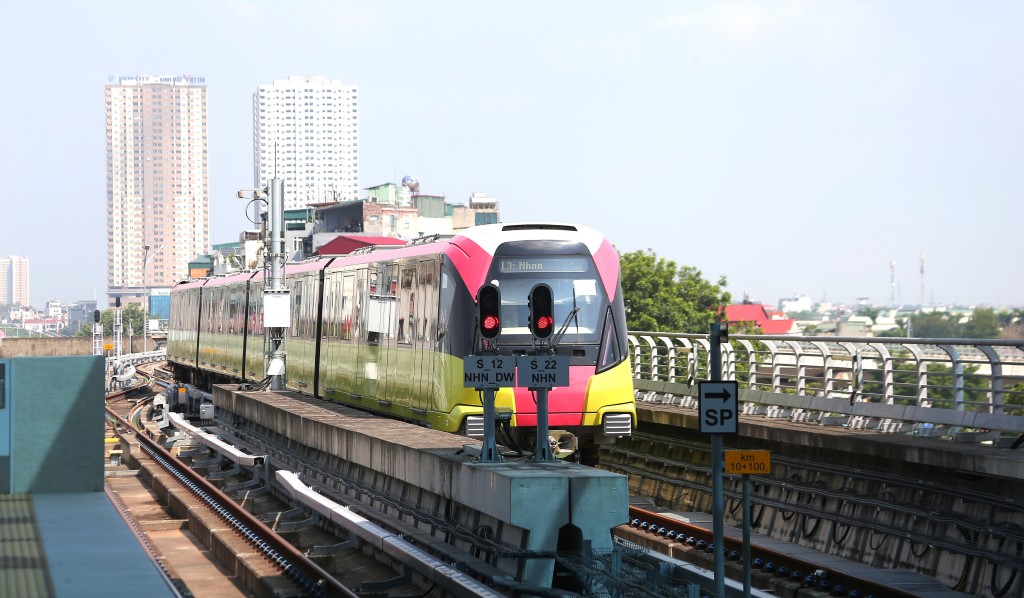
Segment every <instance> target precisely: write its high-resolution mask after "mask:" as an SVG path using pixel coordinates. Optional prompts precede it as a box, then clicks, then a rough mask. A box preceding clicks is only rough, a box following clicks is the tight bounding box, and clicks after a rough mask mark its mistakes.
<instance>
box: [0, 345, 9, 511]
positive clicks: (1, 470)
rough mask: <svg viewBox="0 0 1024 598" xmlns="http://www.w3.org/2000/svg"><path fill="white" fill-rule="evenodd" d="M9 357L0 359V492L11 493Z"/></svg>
mask: <svg viewBox="0 0 1024 598" xmlns="http://www.w3.org/2000/svg"><path fill="white" fill-rule="evenodd" d="M10 363H11V360H10V359H0V494H10V493H11V409H10V406H11V400H10V398H8V396H7V395H8V392H7V369H8V368H9V367H10Z"/></svg>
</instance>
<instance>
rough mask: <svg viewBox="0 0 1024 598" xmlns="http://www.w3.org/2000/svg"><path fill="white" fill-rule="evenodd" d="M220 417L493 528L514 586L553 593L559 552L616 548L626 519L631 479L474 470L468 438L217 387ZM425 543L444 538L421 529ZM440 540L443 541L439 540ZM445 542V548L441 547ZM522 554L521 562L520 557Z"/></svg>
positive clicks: (499, 467) (574, 468) (558, 469)
mask: <svg viewBox="0 0 1024 598" xmlns="http://www.w3.org/2000/svg"><path fill="white" fill-rule="evenodd" d="M213 402H214V404H215V405H216V407H217V410H218V418H219V419H221V420H225V421H227V420H231V419H233V418H239V419H240V420H241V421H243V422H246V423H245V424H243V426H245V425H251V426H259V427H261V428H263V429H264V430H266V431H269V432H270V433H272V434H275V435H279V436H280V437H281V438H284V439H291V441H292V442H293V443H294V442H295V441H297V440H298V441H301V443H302V444H303V445H305V446H306V447H308V449H309V450H311V451H314V452H316V453H317V454H321V455H324V456H325V457H328V458H330V459H333V460H335V461H336V462H337V463H338V464H340V467H342V468H344V469H345V473H346V474H347V475H349V476H351V477H353V478H356V479H362V480H372V481H373V482H372V483H373V485H374V487H375V490H376V491H377V492H381V493H384V494H387V495H389V496H393V497H395V498H396V500H402V501H404V502H408V501H409V500H413V499H410V498H409V497H416V499H415V502H417V503H418V504H428V505H433V507H432V510H433V511H434V512H438V513H440V512H444V513H450V514H451V515H450V516H451V517H454V518H456V519H457V520H458V523H459V524H460V526H461V527H464V528H465V529H481V528H484V527H487V528H489V529H491V530H493V533H494V534H496V536H495V537H494V538H493V540H494V541H496V542H498V543H499V544H502V545H505V546H507V547H508V548H507V550H505V551H503V552H505V553H507V554H500V555H495V559H494V564H495V565H496V566H497V567H498V568H499V569H500V570H502V571H504V572H505V574H506V575H507V576H508V578H509V580H510V583H509V582H506V583H509V585H510V586H514V585H516V584H525V585H527V586H535V587H542V588H543V587H551V584H552V579H553V576H554V570H555V553H556V552H557V551H558V550H563V549H570V550H571V549H573V548H574V547H572V546H566V545H565V542H566V540H565V538H574V539H575V542H577V543H578V545H577V546H575V548H576V549H580V548H582V544H580V543H582V542H589V543H590V546H591V547H592V548H593V549H594V550H607V551H610V550H611V549H612V536H611V530H612V528H614V527H616V526H618V525H620V524H622V523H625V522H626V521H627V520H628V488H627V480H626V478H625V476H621V475H618V474H613V473H609V472H606V471H600V470H595V469H591V468H587V467H583V466H578V465H575V464H571V463H564V462H542V463H534V462H502V463H476V462H475V459H474V457H473V456H471V455H469V454H467V452H466V451H465V449H464V447H463V441H464V439H462V438H460V437H458V436H454V435H452V434H447V433H445V432H439V431H436V430H431V429H429V428H424V427H421V426H415V425H412V424H405V423H402V422H396V421H394V420H388V419H381V418H368V417H367V416H366V414H365V413H362V412H359V411H356V410H352V409H349V408H345V407H342V406H339V405H335V404H332V403H328V402H324V401H316V400H314V399H310V398H309V397H305V396H301V395H299V394H298V393H289V392H283V393H279V394H277V393H266V392H242V391H237V390H234V388H233V387H230V386H217V387H214V392H213ZM416 525H417V526H419V527H420V530H421V532H422V533H423V534H424V536H425V537H426V536H430V535H431V534H432V533H434V532H436V529H435V528H434V526H432V525H430V524H429V522H417V524H416ZM437 533H440V532H437ZM443 535H444V534H443V533H442V534H441V537H440V538H438V539H443ZM517 554H518V555H520V556H517Z"/></svg>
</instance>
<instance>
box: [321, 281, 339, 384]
mask: <svg viewBox="0 0 1024 598" xmlns="http://www.w3.org/2000/svg"><path fill="white" fill-rule="evenodd" d="M340 291H341V273H340V272H330V273H327V274H325V275H324V299H323V302H324V306H323V314H322V315H321V324H320V361H319V364H318V371H319V377H318V379H317V380H318V383H319V387H318V388H317V393H318V395H319V396H321V397H325V398H328V399H335V398H337V397H336V396H335V392H336V387H335V385H336V383H335V382H334V381H335V379H336V378H337V372H336V368H335V364H336V363H337V360H338V356H337V352H338V303H339V296H338V294H339V292H340Z"/></svg>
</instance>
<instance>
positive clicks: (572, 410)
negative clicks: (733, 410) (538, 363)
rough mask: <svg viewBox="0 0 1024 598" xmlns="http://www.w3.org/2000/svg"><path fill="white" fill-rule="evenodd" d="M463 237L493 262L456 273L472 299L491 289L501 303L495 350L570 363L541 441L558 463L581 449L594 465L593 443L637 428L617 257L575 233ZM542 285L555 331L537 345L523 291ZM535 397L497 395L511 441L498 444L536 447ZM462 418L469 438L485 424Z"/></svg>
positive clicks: (581, 230) (497, 229)
mask: <svg viewBox="0 0 1024 598" xmlns="http://www.w3.org/2000/svg"><path fill="white" fill-rule="evenodd" d="M470 230H471V231H473V232H472V237H471V240H472V241H473V242H474V243H476V244H478V245H479V249H480V250H482V252H485V253H487V254H489V255H490V260H475V261H474V263H475V264H477V268H475V269H474V268H470V267H467V268H461V270H463V272H462V274H463V279H464V280H465V282H466V284H467V286H468V287H469V290H470V292H471V293H472V295H473V296H474V298H475V296H476V293H477V290H478V289H479V288H480V286H481V285H483V284H491V285H494V286H495V287H497V288H498V290H499V291H500V295H501V306H500V320H501V331H500V334H499V335H498V336H497V338H496V339H494V340H495V341H496V342H495V343H494V344H493V345H494V346H493V350H494V351H495V352H496V353H497V354H500V355H510V356H520V355H541V356H543V355H558V356H564V357H565V358H566V359H568V362H569V380H568V386H556V387H554V388H551V389H550V391H549V393H548V428H549V438H547V439H542V441H543V442H548V443H549V444H551V448H552V452H553V453H554V454H555V455H557V456H568V455H570V454H574V453H577V451H579V453H580V456H581V457H582V459H583V460H585V461H589V460H593V459H594V458H596V453H597V450H598V447H599V445H601V444H605V443H608V442H612V441H614V439H615V438H617V437H619V436H626V435H629V434H630V433H631V432H632V428H633V424H634V422H635V421H636V406H635V399H634V393H633V378H632V372H631V370H630V366H629V360H628V359H627V357H628V354H627V340H626V317H625V309H624V304H623V298H622V289H621V285H620V277H619V257H618V253H616V251H615V249H614V247H612V245H611V243H609V242H608V241H607V240H606V239H605V238H604V237H603V236H601V235H600V234H598V233H597V232H595V231H593V230H590V229H588V228H586V227H581V226H578V225H555V224H537V225H531V224H519V225H516V224H512V225H500V224H499V225H492V226H486V227H477V228H476V229H470ZM471 251H472V249H471ZM485 262H486V263H485ZM540 283H543V284H546V285H548V287H550V289H551V292H552V296H553V297H552V298H553V304H554V314H553V316H554V318H553V331H552V334H551V336H550V337H549V338H547V339H544V340H537V339H536V338H535V336H534V335H533V334H532V333H531V330H530V326H529V318H530V306H529V294H530V290H531V289H532V288H533V287H534V286H535V285H537V284H540ZM472 346H473V349H474V352H476V351H479V350H480V349H481V348H482V345H481V343H480V342H479V339H476V341H475V342H474V343H473V344H472ZM520 378H524V377H523V376H520ZM536 395H537V393H536V391H535V390H531V389H530V388H528V387H527V385H526V384H525V383H524V380H523V379H517V381H516V386H512V387H505V388H501V389H500V390H499V391H498V392H497V393H496V401H495V403H496V408H497V411H498V413H499V414H506V415H507V416H508V418H509V421H508V423H509V426H508V431H509V433H510V434H511V438H509V439H505V440H507V441H509V442H511V443H513V444H517V445H519V446H520V448H522V449H524V450H532V448H533V447H534V446H535V443H536V442H537V438H536V429H537V418H538V413H537V411H538V410H537V396H536ZM467 420H468V421H467V430H466V431H467V433H469V435H471V436H478V435H480V434H481V433H482V429H483V422H482V418H479V417H470V418H467ZM502 440H503V439H501V438H499V441H502Z"/></svg>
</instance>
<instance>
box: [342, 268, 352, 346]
mask: <svg viewBox="0 0 1024 598" xmlns="http://www.w3.org/2000/svg"><path fill="white" fill-rule="evenodd" d="M354 304H355V277H354V276H352V275H351V274H346V275H345V278H344V279H343V280H342V288H341V338H342V340H350V339H351V338H352V324H353V322H352V320H353V313H352V311H353V310H352V306H353V305H354Z"/></svg>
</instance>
